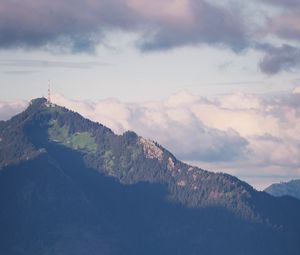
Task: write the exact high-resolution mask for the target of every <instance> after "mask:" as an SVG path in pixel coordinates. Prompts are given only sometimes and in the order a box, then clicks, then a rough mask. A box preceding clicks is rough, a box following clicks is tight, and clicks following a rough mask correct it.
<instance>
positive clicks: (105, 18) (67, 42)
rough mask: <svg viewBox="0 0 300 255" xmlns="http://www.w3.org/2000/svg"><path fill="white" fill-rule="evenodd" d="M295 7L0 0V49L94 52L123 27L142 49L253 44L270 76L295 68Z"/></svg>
mask: <svg viewBox="0 0 300 255" xmlns="http://www.w3.org/2000/svg"><path fill="white" fill-rule="evenodd" d="M253 5H254V6H255V8H253ZM274 10H275V11H274ZM263 13H266V14H263ZM299 13H300V4H299V2H298V1H293V0H289V1H283V0H282V1H281V0H276V1H270V0H264V1H256V2H254V3H252V7H251V5H250V4H249V3H241V1H239V0H233V1H225V0H223V1H205V0H165V1H159V0H152V1H149V0H98V1H97V0H83V1H82V0H80V1H79V0H64V1H61V0H53V1H48V0H14V1H11V0H2V1H1V3H0V48H1V49H12V48H25V49H46V50H53V49H54V48H55V49H56V50H57V49H59V50H60V51H62V52H63V51H71V52H73V53H76V52H90V53H93V52H95V51H96V48H97V46H98V45H101V44H105V43H106V37H107V35H109V34H110V33H114V32H117V31H122V32H125V33H134V34H136V35H137V39H136V41H135V42H134V44H135V45H136V47H137V48H138V49H139V50H141V51H143V52H144V51H147V52H150V51H157V50H159V51H164V50H169V49H173V48H177V47H182V46H200V45H209V46H211V47H219V48H225V49H230V50H232V51H234V52H236V53H239V52H241V51H245V50H247V49H255V50H257V51H259V52H261V54H262V60H261V62H260V63H259V67H260V70H261V71H262V72H264V73H266V74H269V75H273V74H276V73H279V72H281V71H293V70H297V69H298V68H299V66H300V53H299V52H300V46H299V43H300V29H299V22H300V19H299ZM269 38H275V40H274V39H271V40H270V39H269Z"/></svg>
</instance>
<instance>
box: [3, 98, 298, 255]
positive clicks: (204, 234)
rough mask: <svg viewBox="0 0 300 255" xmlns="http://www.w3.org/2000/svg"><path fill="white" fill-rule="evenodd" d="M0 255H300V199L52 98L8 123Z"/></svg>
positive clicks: (35, 103) (33, 103)
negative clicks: (195, 162)
mask: <svg viewBox="0 0 300 255" xmlns="http://www.w3.org/2000/svg"><path fill="white" fill-rule="evenodd" d="M0 205H1V206H0V254H5V255H21V254H22V255H27V254H28V255H32V254H39V255H48V254H51V255H61V254H64V255H68V254H70V255H71V254H72V255H73V254H74V255H77V254H78V255H79V254H80V255H87V254H89V255H96V254H97V255H99V254H104V255H110V254H122V255H123V254H125V255H126V254H130V255H131V254H145V255H147V254H149V255H150V254H164V255H168V254H172V255H176V254H178V255H179V254H187V255H189V254H233V255H235V254H239V255H240V254H245V255H248V254H249V255H250V254H251V255H252V254H257V255H260V254H264V255H265V254H272V255H274V254H275V255H276V254H278V255H279V254H287V255H289V254H291V255H292V254H299V251H300V220H299V214H300V201H298V200H297V199H293V198H290V197H283V198H276V197H273V196H271V195H269V194H267V193H265V192H258V191H256V190H255V189H253V188H252V187H251V186H250V185H248V184H247V183H245V182H242V181H240V180H239V179H237V178H236V177H233V176H230V175H228V174H223V173H211V172H208V171H205V170H203V169H200V168H197V167H193V166H190V165H187V164H185V163H183V162H181V161H179V160H177V159H176V158H175V157H174V155H172V154H171V153H170V152H169V151H168V150H166V149H165V148H163V147H162V146H160V145H159V144H157V143H156V142H153V141H151V140H147V139H144V138H142V137H140V136H138V135H137V134H136V133H134V132H131V131H128V132H125V133H124V134H123V135H116V134H114V133H113V132H112V131H111V130H110V129H109V128H107V127H105V126H103V125H101V124H99V123H94V122H92V121H90V120H87V119H85V118H83V117H82V116H80V115H79V114H78V113H75V112H72V111H70V110H68V109H66V108H64V107H60V106H57V105H51V104H49V103H48V102H47V100H46V99H44V98H39V99H35V100H32V101H31V103H30V105H29V107H28V108H27V109H26V110H25V111H24V112H22V113H20V114H18V115H16V116H14V117H13V118H11V119H10V120H8V121H1V122H0Z"/></svg>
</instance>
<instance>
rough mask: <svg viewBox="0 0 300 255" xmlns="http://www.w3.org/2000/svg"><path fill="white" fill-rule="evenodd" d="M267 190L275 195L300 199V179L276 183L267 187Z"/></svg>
mask: <svg viewBox="0 0 300 255" xmlns="http://www.w3.org/2000/svg"><path fill="white" fill-rule="evenodd" d="M265 192H267V193H269V194H271V195H273V196H275V197H282V196H291V197H295V198H298V199H299V200H300V180H292V181H289V182H281V183H274V184H272V185H270V186H269V187H268V188H266V189H265Z"/></svg>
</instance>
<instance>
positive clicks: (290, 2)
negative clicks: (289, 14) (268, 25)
mask: <svg viewBox="0 0 300 255" xmlns="http://www.w3.org/2000/svg"><path fill="white" fill-rule="evenodd" d="M263 1H264V2H266V3H268V4H271V5H279V6H282V7H287V8H294V7H299V6H300V2H299V1H298V0H263Z"/></svg>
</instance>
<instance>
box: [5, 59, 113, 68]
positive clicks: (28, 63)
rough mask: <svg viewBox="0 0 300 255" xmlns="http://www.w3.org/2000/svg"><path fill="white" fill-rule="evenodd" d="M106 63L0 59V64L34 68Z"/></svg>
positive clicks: (90, 65) (89, 65)
mask: <svg viewBox="0 0 300 255" xmlns="http://www.w3.org/2000/svg"><path fill="white" fill-rule="evenodd" d="M105 65H108V64H107V63H103V62H99V61H86V62H71V61H50V60H35V59H14V60H12V59H9V60H5V59H2V60H0V66H6V67H7V66H11V67H24V66H26V67H34V68H41V67H42V68H49V67H62V68H84V69H86V68H93V67H97V66H105Z"/></svg>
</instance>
